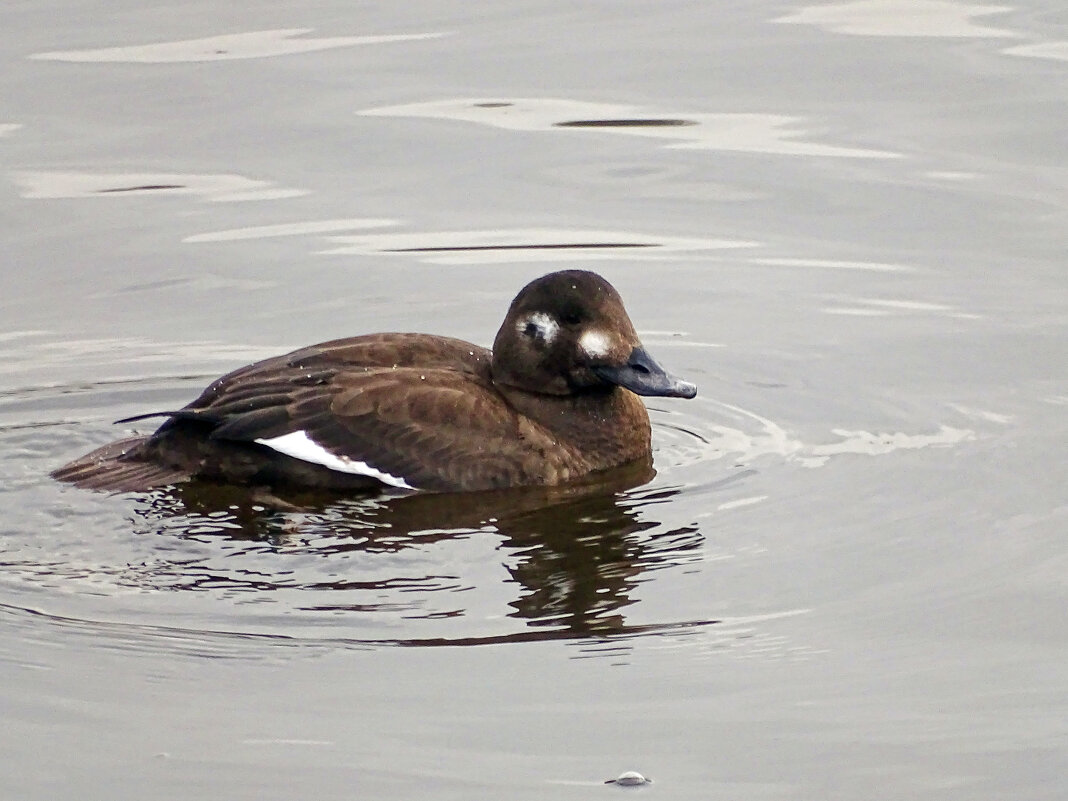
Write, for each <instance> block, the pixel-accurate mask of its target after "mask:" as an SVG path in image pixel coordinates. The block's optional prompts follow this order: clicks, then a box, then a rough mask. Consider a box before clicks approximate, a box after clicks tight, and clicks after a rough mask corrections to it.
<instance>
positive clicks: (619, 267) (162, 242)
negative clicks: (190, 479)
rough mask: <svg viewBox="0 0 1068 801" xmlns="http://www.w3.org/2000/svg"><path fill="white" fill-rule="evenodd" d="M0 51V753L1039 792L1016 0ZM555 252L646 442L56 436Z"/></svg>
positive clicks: (813, 790)
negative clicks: (227, 452)
mask: <svg viewBox="0 0 1068 801" xmlns="http://www.w3.org/2000/svg"><path fill="white" fill-rule="evenodd" d="M0 60H2V67H3V68H2V69H0V97H2V98H3V100H2V101H0V220H2V225H3V232H4V240H3V242H4V259H3V265H2V267H0V270H2V275H3V279H2V289H0V448H2V450H3V453H4V454H5V458H4V459H3V460H2V461H0V621H2V628H0V687H2V689H0V718H2V719H3V722H4V723H3V726H2V727H0V775H2V776H3V777H4V778H3V782H2V787H3V790H2V792H0V795H2V796H3V797H4V798H12V799H56V798H109V799H126V798H129V799H139V800H140V799H146V798H150V799H170V798H173V799H187V798H191V797H200V796H205V797H206V796H209V795H210V796H213V797H219V798H231V799H245V798H247V799H266V798H286V799H291V798H375V799H380V798H398V799H401V798H403V799H423V798H426V799H472V798H487V799H503V798H508V799H525V798H530V799H546V798H567V799H570V798H575V799H579V798H581V799H588V798H591V797H599V796H601V795H606V794H614V793H634V792H637V793H643V794H649V793H652V794H655V795H656V796H657V797H661V798H694V799H731V800H732V801H741V799H797V798H823V799H869V798H880V799H921V798H922V799H930V798H938V799H969V801H972V800H974V799H1005V798H1020V799H1024V798H1026V799H1062V798H1064V797H1065V796H1066V794H1068V787H1066V782H1065V779H1064V777H1065V776H1066V775H1068V722H1066V721H1068V667H1066V665H1068V616H1066V615H1065V611H1064V610H1065V602H1066V582H1065V575H1068V549H1066V545H1065V533H1066V531H1068V492H1066V490H1065V487H1066V486H1068V469H1066V466H1065V455H1064V454H1065V451H1066V445H1068V374H1066V370H1065V365H1066V364H1068V261H1066V255H1065V254H1066V253H1068V236H1066V234H1065V232H1066V231H1068V161H1066V158H1065V154H1066V150H1065V143H1066V142H1068V116H1066V114H1065V108H1066V102H1068V28H1066V26H1065V19H1064V15H1063V12H1062V10H1061V8H1060V6H1059V5H1058V4H1057V3H1053V2H1051V0H1044V1H1043V0H1030V1H1029V2H1026V3H1024V4H1017V5H1014V6H1011V7H1010V6H999V7H996V8H995V7H992V6H981V5H976V4H970V3H964V2H955V1H954V0H945V1H944V2H935V0H859V2H852V3H842V4H827V5H822V6H808V7H806V6H803V5H800V4H798V3H786V4H783V3H766V2H753V3H746V4H708V3H687V2H661V3H656V4H652V3H640V2H617V3H612V4H599V3H594V4H580V5H565V4H560V3H550V2H512V1H509V2H503V3H496V4H494V5H492V7H491V6H489V5H481V6H479V7H476V6H475V5H471V4H455V3H433V2H420V3H409V4H401V5H397V6H391V5H389V4H384V5H378V6H365V5H353V4H350V3H341V2H337V0H321V2H309V3H302V4H300V5H299V7H297V6H294V5H292V4H283V3H271V2H266V3H258V4H256V5H255V8H245V7H244V6H241V5H233V6H226V7H223V6H220V5H219V4H217V3H205V2H194V3H183V4H174V5H171V6H166V5H155V6H145V5H144V4H142V3H115V2H112V3H106V4H105V3H102V2H99V0H95V2H94V1H93V0H89V2H85V3H81V4H76V5H74V6H71V4H69V3H63V4H61V3H46V2H32V3H22V4H15V5H12V6H10V7H5V8H3V9H2V10H0ZM563 267H582V268H587V269H593V270H597V271H598V272H601V273H602V274H604V275H605V276H606V277H607V278H608V279H609V280H610V281H612V282H613V284H614V285H615V286H616V287H617V288H618V289H619V291H620V293H621V294H622V295H623V297H624V299H625V301H626V303H627V306H628V309H629V311H630V314H631V317H632V319H633V320H634V322H635V324H636V326H637V327H638V329H639V332H640V333H641V335H642V338H643V340H644V341H645V344H646V346H647V347H648V349H649V350H650V352H652V353H653V354H655V356H656V357H657V358H658V360H659V361H661V362H662V363H663V364H665V365H666V366H667V367H668V368H669V369H671V370H672V371H673V372H675V373H677V374H679V375H680V376H683V377H685V378H687V379H688V380H692V381H694V382H696V383H697V384H698V386H699V387H700V395H699V396H698V398H697V399H695V400H693V401H681V400H659V399H658V400H654V401H653V402H651V403H650V404H649V405H650V407H651V408H650V413H651V417H652V420H653V426H654V447H655V460H656V468H657V475H656V476H655V478H653V479H652V480H651V481H649V482H648V483H644V484H643V483H641V481H642V478H643V477H635V476H633V475H622V476H615V477H613V479H612V481H611V482H610V483H607V484H605V485H604V486H601V487H599V488H593V489H590V488H582V489H581V490H579V489H576V490H573V491H572V490H568V491H563V492H520V493H504V494H501V495H491V496H486V497H477V498H473V497H463V496H459V497H446V498H427V497H415V498H372V499H360V498H350V499H333V500H330V501H324V502H319V503H317V504H309V505H307V506H305V507H304V508H303V510H301V511H275V510H271V509H267V508H264V507H263V506H262V504H258V503H257V502H256V499H255V498H250V497H248V496H247V494H242V493H240V492H238V491H235V490H222V489H218V488H210V487H185V488H176V489H173V490H161V491H158V492H155V493H149V494H145V495H142V496H137V495H118V496H109V495H104V494H99V493H89V492H84V491H80V490H76V489H73V488H70V487H65V486H61V485H58V484H56V483H55V482H53V481H51V480H50V479H49V478H48V471H49V470H51V469H53V468H54V467H56V466H58V465H59V464H61V463H62V462H64V461H65V460H67V459H70V458H73V457H75V456H77V455H80V454H81V453H83V452H85V451H87V450H89V449H90V448H92V447H95V446H96V445H99V444H102V443H104V442H107V441H109V440H111V439H115V438H118V437H119V436H121V435H124V434H125V433H127V432H129V431H130V430H131V426H130V425H125V426H114V425H112V423H111V421H113V420H115V419H118V418H122V417H125V416H129V415H133V414H137V413H141V412H145V411H149V410H152V409H159V408H172V407H173V406H174V405H175V404H182V403H185V402H187V401H188V400H190V399H192V398H193V397H195V396H196V394H198V393H199V391H200V389H201V388H202V387H203V386H204V385H205V384H206V383H208V382H209V381H210V380H211V379H212V378H214V377H215V376H217V375H219V374H221V373H223V372H226V371H228V370H230V369H233V368H234V367H237V366H239V365H241V364H243V363H246V362H248V361H252V360H255V359H259V358H263V357H266V356H269V355H272V354H275V353H280V352H283V351H284V350H286V349H288V348H292V347H296V346H299V345H303V344H308V343H312V342H317V341H322V340H326V339H331V338H335V337H340V336H350V335H356V334H360V333H367V332H372V331H379V330H400V331H409V330H412V331H429V332H432V333H440V334H445V335H450V336H457V337H462V338H466V339H469V340H471V341H473V342H477V343H479V344H482V345H486V344H489V343H491V342H492V339H493V336H494V333H495V331H496V327H497V326H498V325H499V324H500V320H501V319H502V318H503V315H504V312H505V309H506V308H507V305H508V302H509V301H510V300H511V298H512V297H513V295H514V294H515V292H516V291H517V290H518V289H519V288H520V287H521V286H522V285H523V284H524V283H526V282H527V281H528V280H530V279H531V278H533V277H535V276H537V275H539V274H542V273H544V272H548V271H550V270H554V269H560V268H563ZM137 425H138V426H140V425H145V426H150V424H137ZM136 430H150V428H147V427H146V428H137V429H136ZM624 771H640V772H641V773H642V774H644V775H645V776H647V777H651V778H652V779H653V780H654V781H653V783H652V784H650V785H647V786H644V787H631V788H627V787H621V786H618V785H611V784H609V785H606V784H604V782H605V780H607V779H613V778H615V777H617V776H618V775H620V774H621V773H622V772H624Z"/></svg>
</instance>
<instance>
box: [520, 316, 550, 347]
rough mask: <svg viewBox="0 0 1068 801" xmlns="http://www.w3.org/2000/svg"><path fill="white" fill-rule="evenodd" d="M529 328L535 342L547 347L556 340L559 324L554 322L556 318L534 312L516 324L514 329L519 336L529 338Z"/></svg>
mask: <svg viewBox="0 0 1068 801" xmlns="http://www.w3.org/2000/svg"><path fill="white" fill-rule="evenodd" d="M530 328H533V329H534V330H533V336H534V338H535V339H536V340H538V341H539V342H544V343H545V344H546V345H549V344H551V343H552V341H553V340H554V339H556V335H557V333H559V331H560V323H558V322H556V318H554V317H553V316H552V315H551V314H546V313H545V312H534V313H533V314H530V315H527V316H526V317H524V318H523V319H521V320H520V321H519V322H518V323H516V329H517V330H518V331H519V333H520V334H525V335H527V336H530V335H531V332H530V331H529V330H528V329H530Z"/></svg>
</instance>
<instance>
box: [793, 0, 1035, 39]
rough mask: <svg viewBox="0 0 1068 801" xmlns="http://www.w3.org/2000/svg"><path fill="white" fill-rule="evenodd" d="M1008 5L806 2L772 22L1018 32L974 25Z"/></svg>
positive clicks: (886, 30) (950, 32)
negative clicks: (981, 18) (801, 6)
mask: <svg viewBox="0 0 1068 801" xmlns="http://www.w3.org/2000/svg"><path fill="white" fill-rule="evenodd" d="M1007 11H1012V8H1011V7H1010V6H977V5H971V4H967V3H955V2H949V1H948V0H859V2H855V3H832V4H828V5H818V6H806V7H805V8H802V9H801V10H800V11H795V12H793V13H792V14H787V15H785V16H782V17H778V18H777V19H774V20H772V22H785V23H796V24H801V25H815V26H817V27H819V28H823V29H824V30H826V31H830V32H831V33H845V34H852V35H854V36H943V37H996V36H1019V34H1018V33H1014V32H1013V31H1009V30H1005V29H1003V28H989V27H986V26H985V25H978V24H976V23H975V22H974V21H973V20H974V19H975V18H976V17H984V16H989V15H991V14H1004V13H1005V12H1007Z"/></svg>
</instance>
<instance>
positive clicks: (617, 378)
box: [593, 345, 697, 398]
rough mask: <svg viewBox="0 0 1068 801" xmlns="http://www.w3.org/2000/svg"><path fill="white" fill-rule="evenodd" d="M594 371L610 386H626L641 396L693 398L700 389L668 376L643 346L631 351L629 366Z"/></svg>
mask: <svg viewBox="0 0 1068 801" xmlns="http://www.w3.org/2000/svg"><path fill="white" fill-rule="evenodd" d="M593 372H595V373H596V374H597V376H598V377H599V378H601V379H603V380H605V381H608V382H609V383H612V384H616V385H618V386H621V387H626V388H627V389H629V390H630V391H631V392H634V393H637V394H638V395H658V396H661V397H665V398H692V397H694V396H696V395H697V387H696V386H695V385H693V384H691V383H690V382H689V381H683V380H681V379H679V378H675V376H673V375H670V374H668V373H667V372H666V371H665V370H664V368H663V367H661V366H660V365H659V364H657V363H656V360H655V359H653V357H652V356H650V355H649V354H648V353H647V352H646V350H645V348H643V347H642V346H641V345H639V346H638V347H636V348H635V349H634V350H632V351H631V352H630V358H629V359H627V363H626V364H623V365H620V366H618V367H594V368H593Z"/></svg>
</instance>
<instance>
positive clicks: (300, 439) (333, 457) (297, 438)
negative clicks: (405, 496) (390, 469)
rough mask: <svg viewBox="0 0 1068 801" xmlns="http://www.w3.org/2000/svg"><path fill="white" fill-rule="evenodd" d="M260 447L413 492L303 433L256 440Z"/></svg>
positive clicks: (400, 479)
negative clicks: (329, 449) (332, 450)
mask: <svg viewBox="0 0 1068 801" xmlns="http://www.w3.org/2000/svg"><path fill="white" fill-rule="evenodd" d="M256 442H258V443H259V444H260V445H266V446H267V447H268V448H270V449H271V450H272V451H278V452H279V453H281V454H284V455H286V456H291V457H293V458H294V459H300V460H301V461H302V462H310V463H311V464H318V465H322V466H323V467H328V468H330V469H331V470H336V471H337V472H339V473H349V474H351V475H357V476H369V477H371V478H374V479H377V480H378V481H381V482H382V483H383V484H388V485H389V486H391V487H397V488H398V489H408V490H413V489H415V487H413V486H412V485H411V484H409V483H408V482H407V481H405V480H404V479H403V478H398V477H397V476H393V475H390V474H389V473H384V472H382V471H381V470H379V469H378V468H375V467H372V466H371V465H369V464H367V462H361V461H359V460H357V459H350V458H349V457H347V456H338V455H337V454H334V453H331V452H330V451H328V450H327V449H326V448H324V447H323V446H322V445H320V444H319V443H318V442H316V441H315V440H313V439H312V438H311V437H309V436H308V435H307V434H306V433H305V432H304V431H294V432H292V433H291V434H283V435H282V436H280V437H271V438H270V439H258V440H256Z"/></svg>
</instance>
